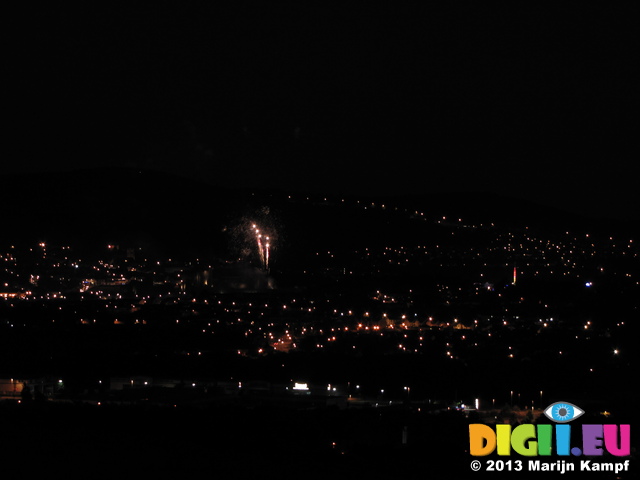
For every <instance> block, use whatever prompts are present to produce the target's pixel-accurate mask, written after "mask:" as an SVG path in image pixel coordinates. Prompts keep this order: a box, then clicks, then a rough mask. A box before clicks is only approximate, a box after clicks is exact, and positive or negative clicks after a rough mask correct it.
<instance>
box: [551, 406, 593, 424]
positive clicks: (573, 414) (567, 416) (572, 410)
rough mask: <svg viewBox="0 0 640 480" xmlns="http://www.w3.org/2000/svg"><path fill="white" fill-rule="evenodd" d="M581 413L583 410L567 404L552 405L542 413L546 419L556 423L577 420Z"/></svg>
mask: <svg viewBox="0 0 640 480" xmlns="http://www.w3.org/2000/svg"><path fill="white" fill-rule="evenodd" d="M583 413H584V410H582V409H581V408H579V407H576V406H575V405H574V404H573V403H569V402H556V403H552V404H551V405H549V406H548V407H547V408H546V409H545V411H544V414H545V415H546V416H547V418H549V419H550V420H553V421H554V422H557V423H567V422H570V421H572V420H575V419H576V418H578V417H579V416H580V415H582V414H583Z"/></svg>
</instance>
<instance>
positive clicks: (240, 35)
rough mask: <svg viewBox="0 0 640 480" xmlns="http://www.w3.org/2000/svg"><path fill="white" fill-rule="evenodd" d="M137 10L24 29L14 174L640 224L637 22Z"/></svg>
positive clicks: (56, 9)
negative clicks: (516, 208) (153, 181)
mask: <svg viewBox="0 0 640 480" xmlns="http://www.w3.org/2000/svg"><path fill="white" fill-rule="evenodd" d="M133 3H134V2H128V3H122V4H114V3H111V4H108V3H105V5H104V6H103V7H102V8H99V7H96V6H93V7H91V9H86V8H85V9H83V8H80V7H78V6H77V5H76V6H75V7H73V8H72V7H60V6H47V7H43V6H39V7H38V8H35V7H33V8H31V7H20V8H21V10H20V11H19V12H16V13H15V15H14V16H13V17H11V18H7V19H6V20H5V22H6V23H7V25H6V28H5V30H6V31H8V33H9V35H8V38H9V41H8V43H7V44H6V47H5V48H6V49H8V52H7V53H8V55H7V66H8V68H7V70H6V73H5V75H6V76H7V77H8V79H9V81H10V82H9V83H10V87H9V88H5V102H4V103H5V104H8V105H9V108H7V109H6V110H5V115H7V116H8V118H9V121H10V122H9V123H10V124H11V127H10V128H9V129H8V131H7V133H8V136H7V141H6V142H5V143H4V145H5V150H4V154H3V158H4V159H5V161H4V162H3V164H4V165H6V166H5V171H8V172H24V171H43V170H61V169H62V170H64V169H72V168H76V167H90V166H108V165H114V166H128V165H135V166H143V167H149V168H156V169H160V170H165V171H170V172H175V173H179V174H181V175H185V176H190V177H196V178H199V179H203V180H206V181H209V182H211V183H213V184H224V185H238V186H264V187H277V188H287V189H296V190H300V189H309V190H312V191H318V192H327V193H334V192H337V193H358V194H377V193H384V194H404V193H424V192H433V191H436V192H437V191H489V192H497V193H502V194H506V195H513V196H519V197H524V198H528V199H532V200H535V201H539V202H541V203H547V204H552V205H556V206H559V207H561V208H565V209H569V210H572V211H577V212H581V213H583V214H587V215H594V216H609V217H615V218H634V219H639V218H640V217H639V213H638V210H639V209H638V205H639V204H640V201H639V200H640V199H639V198H638V193H637V191H638V189H637V186H636V184H637V177H636V176H635V175H634V173H635V172H634V170H635V164H636V163H637V161H638V131H639V130H638V127H639V125H638V117H637V115H638V103H639V102H638V84H639V83H638V75H637V73H638V72H637V66H636V64H637V59H638V29H637V20H638V15H637V13H636V12H635V11H630V10H629V9H628V7H622V6H620V5H615V4H605V3H601V4H599V5H591V4H589V5H584V4H581V3H576V4H571V5H569V4H564V5H558V4H548V5H546V4H545V5H525V6H523V5H520V6H517V7H511V9H506V10H505V6H504V5H502V6H501V8H496V7H493V8H487V7H486V6H484V5H479V4H478V3H479V2H475V4H474V2H469V3H468V4H463V3H457V2H456V3H455V4H454V3H453V2H438V3H442V4H443V5H442V6H438V7H434V6H426V7H425V6H420V5H421V4H422V3H428V2H416V3H415V4H406V5H405V6H399V5H397V4H396V5H394V6H388V7H386V8H380V7H376V6H372V5H370V4H368V2H362V3H360V4H359V5H358V7H353V8H349V9H347V8H340V9H338V8H333V7H328V6H326V5H323V4H321V3H318V4H317V6H310V5H309V4H307V5H306V6H305V7H300V6H298V7H291V6H286V7H285V6H282V5H278V6H275V5H268V6H263V7H261V8H256V7H255V6H251V7H249V6H242V5H241V4H239V3H236V2H232V3H234V5H235V6H234V7H233V9H227V10H222V9H220V10H218V9H216V7H210V6H209V7H206V8H205V7H202V8H198V9H190V8H189V9H187V8H186V7H184V6H183V5H179V4H178V3H177V2H173V4H171V5H170V4H169V3H168V2H154V3H151V2H149V4H148V5H141V4H137V5H135V6H134V5H132V4H133ZM207 3H216V2H207ZM305 3H307V2H305ZM396 3H399V2H396ZM563 3H564V2H563ZM114 5H119V6H114Z"/></svg>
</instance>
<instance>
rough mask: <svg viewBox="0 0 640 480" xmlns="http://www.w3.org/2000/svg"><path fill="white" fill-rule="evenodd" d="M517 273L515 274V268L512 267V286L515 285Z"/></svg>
mask: <svg viewBox="0 0 640 480" xmlns="http://www.w3.org/2000/svg"><path fill="white" fill-rule="evenodd" d="M517 273H518V272H517V270H516V267H515V266H514V267H513V283H512V285H515V284H516V276H517Z"/></svg>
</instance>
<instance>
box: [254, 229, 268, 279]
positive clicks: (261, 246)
mask: <svg viewBox="0 0 640 480" xmlns="http://www.w3.org/2000/svg"><path fill="white" fill-rule="evenodd" d="M252 228H253V232H254V235H255V237H256V243H257V245H258V256H259V257H260V263H261V264H262V268H264V269H265V270H268V269H269V249H270V244H269V237H267V236H265V237H264V239H265V243H263V242H262V238H263V236H262V234H261V233H260V230H259V229H258V227H257V226H256V225H255V224H253V226H252Z"/></svg>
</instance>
